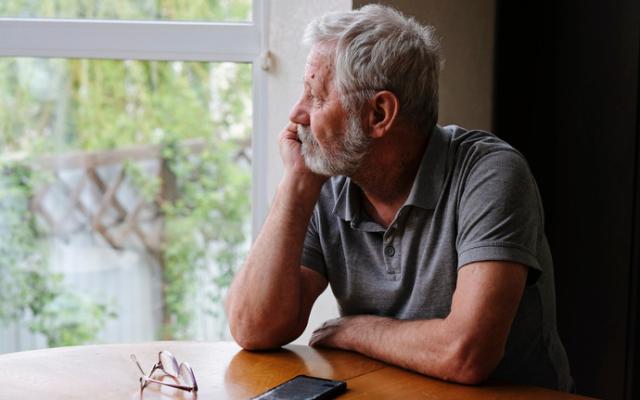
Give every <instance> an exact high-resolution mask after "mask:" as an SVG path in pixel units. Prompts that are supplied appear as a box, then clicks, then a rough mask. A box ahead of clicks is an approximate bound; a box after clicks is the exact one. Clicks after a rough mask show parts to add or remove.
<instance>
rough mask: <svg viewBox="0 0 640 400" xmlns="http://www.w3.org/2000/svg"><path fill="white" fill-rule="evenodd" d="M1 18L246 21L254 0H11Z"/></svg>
mask: <svg viewBox="0 0 640 400" xmlns="http://www.w3.org/2000/svg"><path fill="white" fill-rule="evenodd" d="M0 16H8V17H34V18H101V19H152V20H156V19H157V20H196V21H197V20H202V21H246V20H249V19H251V0H102V1H87V0H44V1H33V0H11V1H5V2H2V3H0Z"/></svg>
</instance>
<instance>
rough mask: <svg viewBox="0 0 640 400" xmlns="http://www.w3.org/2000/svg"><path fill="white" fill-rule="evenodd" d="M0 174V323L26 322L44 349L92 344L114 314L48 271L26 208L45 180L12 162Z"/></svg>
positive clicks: (35, 228)
mask: <svg viewBox="0 0 640 400" xmlns="http://www.w3.org/2000/svg"><path fill="white" fill-rule="evenodd" d="M0 171H1V174H0V277H2V279H0V321H3V320H4V321H7V320H16V319H26V320H28V321H29V323H30V328H31V330H32V331H33V332H36V333H41V334H43V335H44V336H45V337H46V338H47V343H48V345H49V346H65V345H71V344H78V343H85V342H88V341H90V340H92V339H93V338H94V337H95V334H96V332H98V331H99V330H100V329H102V328H103V327H104V324H105V323H106V321H107V319H108V318H109V317H112V316H113V313H112V312H111V311H110V310H109V309H108V307H107V306H106V305H104V304H97V303H94V302H93V301H91V300H88V299H87V298H86V297H84V296H81V295H80V294H79V293H77V292H75V291H73V290H71V289H70V288H69V287H67V286H65V285H64V284H63V283H62V276H61V275H60V274H55V273H52V272H51V271H50V270H49V268H48V261H47V249H46V246H45V244H44V242H43V240H42V239H41V237H40V234H39V229H38V226H37V224H36V221H35V218H34V215H33V214H32V213H31V212H30V210H29V208H28V204H29V200H30V199H31V198H32V197H33V194H34V188H35V187H38V186H40V185H42V184H43V183H45V182H46V181H47V180H45V179H44V177H45V176H46V175H45V174H42V173H37V172H34V171H33V170H31V169H30V168H27V167H25V166H24V165H20V164H17V165H16V164H13V165H12V164H11V163H8V164H7V163H5V164H4V165H2V166H1V167H0Z"/></svg>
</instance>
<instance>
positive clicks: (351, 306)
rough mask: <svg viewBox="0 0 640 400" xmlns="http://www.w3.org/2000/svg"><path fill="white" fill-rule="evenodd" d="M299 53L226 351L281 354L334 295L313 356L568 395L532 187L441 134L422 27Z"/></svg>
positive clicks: (382, 23) (496, 142)
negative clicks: (299, 68) (303, 62)
mask: <svg viewBox="0 0 640 400" xmlns="http://www.w3.org/2000/svg"><path fill="white" fill-rule="evenodd" d="M305 41H306V42H307V43H308V44H309V45H310V46H311V50H310V53H309V56H308V59H307V66H306V71H305V77H304V91H303V94H302V97H301V98H300V100H299V101H298V103H297V104H296V105H295V106H294V107H293V110H292V111H291V115H290V120H291V123H290V124H289V125H288V127H287V128H286V129H285V130H284V131H283V132H282V134H281V135H280V150H281V156H282V159H283V162H284V167H285V171H284V176H283V178H282V181H281V182H280V185H279V187H278V190H277V194H276V197H275V200H274V203H273V207H272V208H271V211H270V213H269V216H268V218H267V220H266V222H265V224H264V227H263V228H262V231H261V233H260V235H259V236H258V238H257V240H256V242H255V244H254V246H253V248H252V249H251V251H250V253H249V256H248V257H247V260H246V262H245V264H244V266H243V267H242V269H241V270H240V271H239V272H238V274H237V276H236V278H235V280H234V282H233V284H232V286H231V288H230V290H229V294H228V298H227V303H226V310H227V314H228V317H229V321H230V327H231V332H232V334H233V336H234V338H235V339H236V340H237V342H238V343H239V344H240V345H241V346H242V347H244V348H246V349H252V350H258V349H269V348H274V347H278V346H281V345H284V344H286V343H289V342H290V341H292V340H294V339H295V338H297V337H298V336H299V335H300V334H301V333H302V332H303V330H304V329H305V327H306V325H307V322H308V318H309V313H310V311H311V307H312V305H313V303H314V301H315V300H316V298H317V297H318V296H319V295H320V293H322V291H324V290H325V288H326V286H327V284H328V283H330V285H331V289H332V290H333V293H334V294H335V296H336V299H337V301H338V304H339V307H340V312H341V315H342V317H341V318H338V319H335V320H331V321H328V322H326V323H325V324H324V325H322V326H321V327H320V328H319V329H317V330H316V331H315V332H314V334H313V336H312V338H311V342H310V344H311V345H312V346H325V347H335V348H341V349H346V350H352V351H357V352H360V353H362V354H365V355H368V356H370V357H373V358H377V359H380V360H383V361H386V362H388V363H391V364H395V365H398V366H401V367H404V368H407V369H411V370H414V371H417V372H420V373H423V374H426V375H430V376H434V377H438V378H441V379H444V380H451V381H454V382H459V383H465V384H477V383H480V382H482V381H483V380H485V379H486V378H488V377H492V378H497V379H500V380H507V381H511V382H517V383H526V384H533V385H540V386H546V387H550V388H556V389H561V390H571V388H572V380H571V376H570V374H569V366H568V361H567V357H566V354H565V351H564V348H563V345H562V343H561V342H560V339H559V337H558V333H557V331H556V321H555V298H554V283H553V266H552V261H551V255H550V252H549V248H548V245H547V240H546V238H545V235H544V231H543V212H542V203H541V201H540V197H539V194H538V190H537V187H536V184H535V181H534V179H533V177H532V175H531V173H530V171H529V168H528V166H527V163H526V161H525V160H524V158H523V157H522V155H521V154H520V153H518V152H517V151H516V150H514V149H513V148H512V147H510V146H509V145H508V144H506V143H504V142H503V141H501V140H500V139H498V138H496V137H495V136H493V135H491V134H489V133H486V132H480V131H466V130H464V129H462V128H460V127H456V126H449V127H440V126H438V125H436V122H437V114H438V113H437V109H438V86H437V82H438V69H439V57H438V44H437V41H436V40H435V39H434V37H433V33H432V29H431V28H429V27H424V26H421V25H420V24H418V23H417V22H415V21H414V20H412V19H408V18H406V17H404V16H403V15H401V14H400V13H398V12H397V11H394V10H392V9H390V8H387V7H383V6H379V5H371V6H366V7H363V8H362V9H359V10H355V11H351V12H345V13H331V14H327V15H325V16H323V17H321V18H320V19H318V20H317V21H315V22H313V23H312V24H310V25H309V26H308V28H307V31H306V34H305ZM329 177H331V178H329Z"/></svg>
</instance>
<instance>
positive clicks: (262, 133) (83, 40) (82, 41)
mask: <svg viewBox="0 0 640 400" xmlns="http://www.w3.org/2000/svg"><path fill="white" fill-rule="evenodd" d="M252 2H253V4H252V6H253V10H252V15H253V21H250V22H246V23H217V22H202V21H198V22H189V21H179V22H174V21H130V20H122V21H120V20H93V19H44V18H29V19H22V18H0V57H45V58H92V59H112V60H113V59H115V60H144V61H149V60H160V61H170V60H174V61H178V60H179V61H207V62H223V61H229V62H246V63H251V64H252V67H253V68H252V71H253V113H252V115H253V121H252V123H253V130H252V132H253V133H252V183H251V187H252V190H251V192H252V193H251V200H252V202H251V204H252V221H251V226H252V232H253V238H255V236H256V235H257V232H258V230H259V228H260V226H261V225H262V222H263V221H264V219H265V217H266V213H267V197H266V194H267V187H266V185H267V183H266V182H267V144H268V143H267V132H266V127H267V101H266V86H267V71H266V70H267V67H268V62H267V61H268V59H267V54H268V52H267V43H268V40H267V27H268V19H267V14H268V0H253V1H252Z"/></svg>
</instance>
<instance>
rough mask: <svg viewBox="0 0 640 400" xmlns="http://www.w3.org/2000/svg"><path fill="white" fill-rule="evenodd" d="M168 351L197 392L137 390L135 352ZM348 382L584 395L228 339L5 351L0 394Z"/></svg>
mask: <svg viewBox="0 0 640 400" xmlns="http://www.w3.org/2000/svg"><path fill="white" fill-rule="evenodd" d="M160 350H169V351H170V352H172V353H173V355H174V356H175V357H176V358H177V359H178V362H180V361H187V362H188V363H189V364H190V365H191V366H192V368H193V370H194V372H195V375H196V378H197V380H198V384H199V386H200V390H199V391H198V393H197V396H193V395H192V394H190V393H187V392H183V391H180V390H177V389H172V388H169V387H165V386H159V385H156V384H150V385H149V386H148V387H147V388H146V389H145V390H144V392H143V393H142V394H141V393H140V390H139V388H140V385H139V382H138V376H139V375H138V372H137V369H136V367H135V365H134V364H133V362H132V361H131V359H130V358H129V355H130V354H135V355H136V356H137V358H138V360H139V361H140V363H141V364H142V366H143V368H144V369H145V371H147V370H149V369H150V368H151V366H152V365H153V363H154V362H156V361H157V358H158V352H159V351H160ZM298 374H306V375H312V376H318V377H323V378H330V379H339V380H346V381H347V387H348V391H347V393H346V394H344V395H342V396H340V399H344V400H348V399H430V400H431V399H523V400H524V399H557V400H571V399H579V398H584V397H579V396H574V395H569V394H565V393H561V392H555V391H551V390H546V389H542V388H536V387H523V386H511V385H483V386H479V387H471V386H463V385H457V384H451V383H445V382H442V381H439V380H437V379H431V378H428V377H425V376H422V375H419V374H415V373H412V372H409V371H406V370H402V369H400V368H395V367H392V366H390V365H387V364H384V363H381V362H378V361H375V360H372V359H369V358H367V357H363V356H361V355H359V354H356V353H351V352H345V351H338V350H316V349H312V348H310V347H306V346H287V347H285V348H283V349H281V350H277V351H271V352H248V351H244V350H241V349H240V348H239V347H238V346H237V345H236V344H234V343H229V342H218V343H200V342H151V343H138V344H114V345H96V346H79V347H62V348H55V349H46V350H36V351H27V352H21V353H11V354H5V355H0V399H2V400H4V399H17V400H29V399H65V400H73V399H96V400H99V399H141V398H144V399H169V398H183V399H190V398H191V399H193V398H196V397H197V398H199V399H246V398H249V397H251V396H254V395H256V394H258V393H261V392H263V391H265V390H266V389H268V388H270V387H273V386H275V385H277V384H279V383H281V382H283V381H285V380H287V379H289V378H291V377H293V376H295V375H298Z"/></svg>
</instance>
